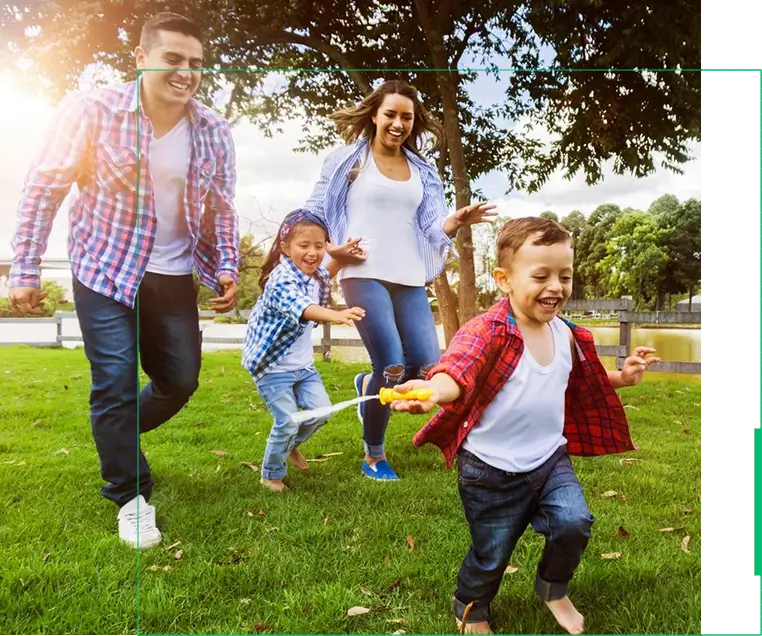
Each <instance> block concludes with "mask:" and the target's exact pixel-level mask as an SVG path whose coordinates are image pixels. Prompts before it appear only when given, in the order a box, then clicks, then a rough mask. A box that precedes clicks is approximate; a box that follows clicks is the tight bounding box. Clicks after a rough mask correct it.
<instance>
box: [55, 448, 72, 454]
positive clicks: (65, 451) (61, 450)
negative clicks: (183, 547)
mask: <svg viewBox="0 0 762 636" xmlns="http://www.w3.org/2000/svg"><path fill="white" fill-rule="evenodd" d="M53 454H54V455H68V454H69V451H68V449H66V448H61V449H59V450H57V451H56V452H55V453H53Z"/></svg>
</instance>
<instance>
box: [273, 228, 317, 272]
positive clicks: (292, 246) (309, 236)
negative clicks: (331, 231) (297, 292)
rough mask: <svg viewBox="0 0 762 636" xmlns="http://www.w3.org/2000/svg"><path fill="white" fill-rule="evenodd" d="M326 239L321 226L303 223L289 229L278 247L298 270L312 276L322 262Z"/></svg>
mask: <svg viewBox="0 0 762 636" xmlns="http://www.w3.org/2000/svg"><path fill="white" fill-rule="evenodd" d="M327 239H328V237H327V236H326V232H325V230H324V229H323V228H322V227H318V226H317V225H315V224H313V223H304V224H299V225H297V226H296V227H295V228H294V229H293V230H291V234H289V236H288V237H287V238H286V240H285V241H282V242H281V244H280V248H281V250H282V251H283V253H284V254H285V255H286V256H288V257H289V258H290V259H291V260H292V261H293V263H294V265H296V267H297V269H298V270H299V271H300V272H302V273H303V274H307V276H313V275H314V274H315V272H317V268H318V267H320V264H321V263H322V262H323V257H324V256H325V244H326V241H327Z"/></svg>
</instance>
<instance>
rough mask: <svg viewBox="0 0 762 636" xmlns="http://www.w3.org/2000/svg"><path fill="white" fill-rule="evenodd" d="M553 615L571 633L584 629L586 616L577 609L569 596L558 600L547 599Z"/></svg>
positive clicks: (578, 632) (577, 632) (580, 631)
mask: <svg viewBox="0 0 762 636" xmlns="http://www.w3.org/2000/svg"><path fill="white" fill-rule="evenodd" d="M545 604H546V605H547V606H548V609H550V611H551V612H553V616H555V617H556V620H557V621H558V624H559V625H560V626H561V627H563V628H564V629H565V630H566V631H567V632H569V633H570V634H581V633H582V632H583V631H584V630H583V624H584V622H585V617H584V616H582V614H580V613H579V612H578V611H577V608H576V607H574V605H572V602H571V601H570V600H569V597H568V596H564V597H563V598H559V599H558V600H556V601H545Z"/></svg>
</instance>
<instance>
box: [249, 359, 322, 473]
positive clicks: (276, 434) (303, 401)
mask: <svg viewBox="0 0 762 636" xmlns="http://www.w3.org/2000/svg"><path fill="white" fill-rule="evenodd" d="M256 385H257V390H258V391H259V394H260V395H261V396H262V399H263V400H264V401H265V404H267V408H268V409H269V410H270V413H271V414H272V416H273V418H274V422H273V425H272V428H271V429H270V436H269V437H268V438H267V446H266V447H265V458H264V461H263V462H262V477H264V478H265V479H283V478H284V477H285V476H286V473H287V472H288V469H287V468H286V458H287V457H288V454H289V453H290V452H291V451H292V450H293V449H295V448H297V447H298V446H299V445H300V444H302V443H304V442H306V441H307V440H308V439H309V438H310V437H312V436H313V435H314V434H315V433H316V432H317V430H318V429H319V428H320V427H321V426H323V424H325V423H326V422H327V421H328V418H327V417H322V418H317V419H311V420H307V421H306V422H302V423H300V424H295V423H294V422H292V421H291V415H292V414H293V413H296V412H297V410H298V409H303V410H305V411H306V410H310V409H316V408H320V407H323V406H330V405H331V400H330V398H329V397H328V393H326V390H325V387H324V386H323V381H322V380H321V379H320V374H319V373H318V372H317V370H316V369H315V368H314V367H309V368H307V369H300V370H299V371H285V372H283V373H268V374H266V375H264V376H263V377H261V378H260V379H259V380H257V382H256Z"/></svg>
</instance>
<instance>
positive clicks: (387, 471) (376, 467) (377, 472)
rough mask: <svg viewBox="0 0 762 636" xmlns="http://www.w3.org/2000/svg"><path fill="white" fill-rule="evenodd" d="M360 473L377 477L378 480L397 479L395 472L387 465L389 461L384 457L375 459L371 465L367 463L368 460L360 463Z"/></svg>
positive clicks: (372, 477) (373, 477)
mask: <svg viewBox="0 0 762 636" xmlns="http://www.w3.org/2000/svg"><path fill="white" fill-rule="evenodd" d="M362 474H363V475H365V476H366V477H369V478H370V479H377V480H378V481H394V480H398V479H399V477H397V474H396V473H395V472H394V471H393V470H392V467H391V466H389V462H387V461H386V460H385V459H382V460H379V461H377V462H376V463H375V464H373V466H370V465H368V462H366V461H363V463H362Z"/></svg>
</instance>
